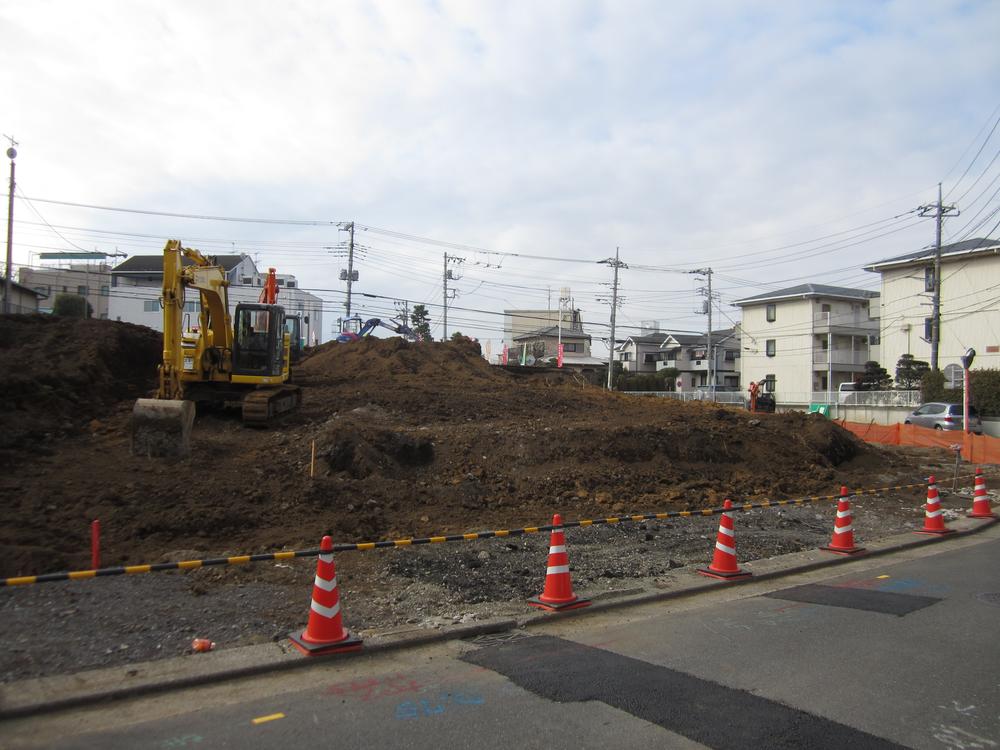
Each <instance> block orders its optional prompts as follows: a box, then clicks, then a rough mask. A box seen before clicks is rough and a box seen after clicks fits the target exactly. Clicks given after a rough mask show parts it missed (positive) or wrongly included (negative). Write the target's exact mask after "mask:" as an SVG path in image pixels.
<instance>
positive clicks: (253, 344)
mask: <svg viewBox="0 0 1000 750" xmlns="http://www.w3.org/2000/svg"><path fill="white" fill-rule="evenodd" d="M233 328H234V336H233V374H234V375H256V376H261V377H279V376H281V374H282V371H283V369H284V364H285V363H284V356H285V310H284V309H283V308H282V307H279V306H278V305H266V304H261V303H240V304H238V305H237V306H236V315H235V317H234V319H233Z"/></svg>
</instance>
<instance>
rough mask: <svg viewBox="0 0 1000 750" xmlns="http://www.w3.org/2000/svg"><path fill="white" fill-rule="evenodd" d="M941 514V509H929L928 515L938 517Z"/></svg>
mask: <svg viewBox="0 0 1000 750" xmlns="http://www.w3.org/2000/svg"><path fill="white" fill-rule="evenodd" d="M940 515H941V511H940V510H929V511H927V517H928V518H937V517H938V516H940Z"/></svg>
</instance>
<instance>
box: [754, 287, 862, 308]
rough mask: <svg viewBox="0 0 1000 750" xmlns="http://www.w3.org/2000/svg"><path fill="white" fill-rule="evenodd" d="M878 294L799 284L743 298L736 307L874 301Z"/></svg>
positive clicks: (846, 288)
mask: <svg viewBox="0 0 1000 750" xmlns="http://www.w3.org/2000/svg"><path fill="white" fill-rule="evenodd" d="M878 296H879V293H878V292H873V291H871V290H869V289H854V288H852V287H846V286H828V285H826V284H799V285H797V286H790V287H787V288H786V289H778V290H777V291H774V292H765V293H764V294H758V295H756V296H755V297H745V298H744V299H741V300H737V301H736V304H737V305H753V304H756V303H758V302H769V301H771V300H779V299H794V298H796V297H835V298H838V299H874V298H875V297H878Z"/></svg>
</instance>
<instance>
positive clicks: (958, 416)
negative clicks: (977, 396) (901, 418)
mask: <svg viewBox="0 0 1000 750" xmlns="http://www.w3.org/2000/svg"><path fill="white" fill-rule="evenodd" d="M904 424H915V425H917V426H918V427H930V428H931V429H934V430H961V429H962V427H963V424H962V405H961V404H942V403H929V404H923V405H922V406H920V407H918V408H917V409H916V410H915V411H913V412H911V413H910V414H909V415H907V417H906V420H905V422H904ZM969 431H970V432H974V433H976V434H977V435H982V434H983V422H982V420H981V419H980V418H979V413H978V412H977V411H976V410H975V409H974V408H973V407H971V406H970V407H969Z"/></svg>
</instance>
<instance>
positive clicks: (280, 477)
mask: <svg viewBox="0 0 1000 750" xmlns="http://www.w3.org/2000/svg"><path fill="white" fill-rule="evenodd" d="M160 348H161V345H160V338H159V335H158V334H156V333H155V332H153V331H150V330H148V329H145V328H142V327H137V326H132V325H128V324H123V323H116V322H110V321H73V320H68V319H58V318H51V317H30V316H10V317H5V318H0V389H2V390H0V392H2V396H0V398H2V399H3V404H4V408H3V411H2V412H0V428H2V431H0V434H2V435H3V439H2V442H0V461H4V462H5V464H4V472H3V474H2V476H0V493H2V495H3V497H4V498H5V499H6V506H7V507H6V511H7V513H6V522H5V523H4V525H3V526H2V528H0V570H2V575H4V576H13V575H23V574H31V573H42V572H51V571H55V570H65V569H79V568H86V567H89V551H88V549H89V548H88V545H89V524H90V521H91V520H92V519H95V518H99V519H100V520H101V524H102V528H103V537H102V548H103V557H102V564H104V565H115V564H121V563H127V564H133V563H139V562H155V561H159V560H176V559H191V558H200V557H209V556H218V555H222V554H236V553H253V552H264V551H274V550H278V549H282V548H288V549H292V548H306V547H315V546H316V544H317V542H318V540H319V537H320V536H322V535H323V534H327V533H328V534H331V535H332V536H333V537H334V539H335V540H336V541H338V542H346V541H373V540H376V539H384V538H399V537H411V536H414V537H415V536H429V535H431V534H436V533H455V532H464V531H477V530H484V529H492V528H512V527H519V526H523V525H536V524H544V523H547V522H548V521H549V520H550V518H551V515H552V513H554V512H560V513H562V514H563V516H564V517H565V518H568V519H573V518H593V517H603V516H608V515H613V514H620V513H625V512H632V513H636V512H652V511H663V510H677V509H700V508H705V507H715V506H718V505H721V503H722V501H723V499H724V498H725V497H732V498H733V499H734V500H741V501H756V500H761V499H779V498H789V497H802V496H804V495H815V494H820V495H829V494H831V493H834V492H836V490H837V489H838V488H839V486H840V485H841V484H846V485H848V486H850V487H879V486H885V485H889V484H899V483H903V482H905V483H909V482H914V481H919V479H920V477H921V476H926V474H927V473H928V471H941V470H942V469H943V468H945V467H946V466H947V465H948V463H949V462H950V461H951V457H950V456H949V455H948V454H947V453H946V452H944V451H938V452H933V451H926V450H913V449H910V450H893V451H889V450H884V449H880V448H875V447H872V446H868V445H865V444H863V443H861V442H860V441H858V440H857V439H856V438H854V437H853V436H852V435H851V434H850V433H848V432H846V431H844V430H842V429H841V428H840V427H838V426H837V425H835V424H832V423H830V422H828V421H826V420H825V419H824V418H822V417H820V416H818V415H804V414H798V413H795V414H780V415H760V414H749V413H748V412H745V411H740V410H737V409H734V408H729V407H720V406H716V405H711V404H705V403H681V402H675V401H669V400H665V399H649V398H642V397H636V396H632V395H625V394H609V393H607V392H604V391H602V390H600V389H598V388H595V387H593V386H590V385H587V384H586V383H583V382H579V381H576V380H574V379H573V378H572V377H570V376H566V375H562V374H556V373H547V374H545V376H544V377H533V376H529V377H525V376H514V375H512V374H510V373H508V372H506V371H504V370H501V369H498V368H494V367H491V366H489V365H488V364H487V363H486V362H485V361H484V360H483V359H482V358H481V357H480V356H479V355H478V352H476V351H475V350H474V349H473V348H471V347H470V346H468V345H467V344H466V345H463V344H457V343H449V344H438V343H422V344H410V343H407V342H405V341H403V340H401V339H382V340H378V339H368V340H364V341H360V342H356V343H352V344H336V343H331V344H326V345H324V346H322V347H319V348H318V349H317V350H315V351H314V352H313V353H312V354H311V356H309V357H308V358H307V359H306V360H305V361H304V362H303V363H302V364H301V365H300V366H299V367H298V368H297V370H296V373H295V381H296V382H297V383H299V384H300V385H301V386H302V387H303V389H304V401H303V408H302V409H301V410H300V411H299V412H297V413H296V414H294V415H291V416H289V417H287V418H286V419H285V421H284V422H282V423H281V424H279V425H277V426H276V427H274V428H271V429H268V430H251V429H247V428H244V427H243V426H242V425H241V424H240V422H239V419H238V415H236V414H233V413H228V412H214V413H213V412H206V413H202V414H199V417H198V420H197V422H196V424H195V432H194V438H193V452H192V455H191V456H190V457H189V458H185V459H181V460H163V459H147V458H141V457H133V456H131V455H129V450H128V418H129V414H130V412H131V409H132V405H133V402H134V399H135V398H136V397H137V396H139V395H145V394H146V393H148V392H149V391H151V389H152V388H153V387H154V384H155V371H156V364H157V361H158V358H159V356H160ZM313 445H315V455H316V459H315V476H314V477H313V478H310V476H309V472H310V460H311V451H312V447H313ZM920 502H921V500H920V496H919V492H910V493H895V494H891V493H890V494H884V495H880V496H877V497H872V498H864V499H863V500H860V501H859V503H858V504H857V505H858V506H859V507H861V508H865V507H870V508H872V510H873V511H875V510H877V512H872V513H870V514H862V513H858V514H857V515H858V518H857V520H856V525H857V528H858V530H859V534H868V536H869V538H875V537H877V536H884V535H887V534H890V533H895V532H898V531H900V530H902V529H904V528H907V525H908V524H909V525H911V526H912V524H913V523H915V522H916V521H918V520H919V514H918V513H917V512H916V510H915V509H916V508H917V507H918V506H919V505H920ZM831 518H832V516H831V515H830V508H829V507H828V506H825V505H815V506H806V507H805V508H794V509H787V510H782V511H771V510H768V511H754V512H753V513H750V514H746V515H741V516H740V524H741V525H742V527H743V528H744V529H745V530H746V534H745V535H744V537H742V538H741V540H740V547H739V550H740V557H741V559H753V558H755V557H767V556H772V555H775V554H780V553H782V552H789V551H795V550H798V549H803V548H806V547H811V546H816V544H817V543H819V542H821V541H827V540H828V538H829V534H830V529H831V528H832V520H831ZM716 523H717V520H715V519H712V518H706V519H691V520H687V519H682V520H678V521H674V522H670V523H659V524H645V525H643V526H641V527H640V526H639V525H628V526H622V527H601V528H598V527H595V528H592V529H581V530H577V531H574V532H571V534H570V539H571V544H572V545H573V551H574V552H573V555H574V556H573V564H574V570H575V572H574V576H575V578H574V580H575V581H576V583H577V585H578V586H583V587H586V588H589V589H592V590H594V591H597V592H600V591H602V590H604V591H612V590H615V589H618V590H620V589H623V588H628V586H629V581H636V580H639V579H643V580H649V579H657V578H661V577H663V576H668V575H669V571H670V570H671V569H672V568H675V567H677V566H679V565H686V564H690V563H692V562H703V561H705V560H706V559H707V555H708V554H709V551H710V549H711V546H712V544H711V539H712V538H714V537H713V535H714V532H715V529H714V525H715V524H716ZM547 541H548V540H547V539H540V538H538V537H526V538H511V539H508V540H492V541H489V542H475V543H467V544H453V545H435V546H434V547H433V548H428V547H425V548H409V549H402V550H390V551H387V552H368V553H349V554H345V555H341V556H340V557H339V558H338V565H339V566H340V568H341V573H342V575H341V579H342V582H343V583H342V586H343V594H344V596H345V601H346V602H348V603H346V605H345V606H346V609H347V611H348V613H349V622H350V623H351V624H352V626H354V627H358V628H361V629H362V630H366V629H385V628H392V627H413V628H417V627H436V626H441V625H442V624H443V623H445V622H452V621H456V620H457V621H461V620H463V618H464V619H465V620H466V621H467V620H468V619H475V618H477V617H480V616H485V615H487V614H495V613H497V612H499V611H502V610H503V609H504V607H509V606H515V605H514V604H507V603H508V602H514V603H516V606H517V607H521V606H523V605H521V604H520V602H521V601H522V600H523V599H524V598H525V597H527V596H529V595H532V594H536V593H538V588H539V586H540V585H541V572H540V571H542V570H543V568H544V555H545V552H544V547H545V545H546V544H547ZM540 561H541V562H540ZM312 565H314V562H313V561H308V560H307V561H302V562H299V561H296V562H293V563H289V564H279V565H275V564H271V563H268V564H261V565H255V566H250V567H245V568H214V569H203V570H200V571H193V572H191V573H171V574H153V575H147V576H143V577H141V578H129V579H126V578H124V577H118V578H108V579H101V580H93V581H82V582H69V583H60V584H43V585H37V586H34V587H23V588H16V589H5V590H2V591H0V612H2V613H3V620H4V623H5V630H7V632H9V633H10V634H11V637H12V638H13V639H14V641H17V642H19V643H21V645H17V644H15V646H14V647H13V648H12V649H11V650H10V651H9V653H8V655H7V656H6V657H0V677H2V678H3V679H16V678H19V677H24V676H29V675H38V674H47V673H52V672H55V671H65V670H74V669H79V668H84V667H92V666H99V665H103V664H110V663H116V662H121V661H123V660H139V659H145V658H152V657H155V656H156V655H159V654H165V655H173V654H177V653H179V652H181V651H183V650H184V649H185V647H186V645H187V643H189V642H190V638H191V636H192V635H194V634H197V635H204V636H206V637H211V638H213V639H214V640H216V641H217V642H218V643H219V645H220V646H228V645H240V644H245V643H252V642H255V641H260V640H269V639H271V638H278V637H282V636H284V635H285V634H286V633H287V631H288V630H290V629H292V628H293V627H294V626H296V625H298V626H299V627H301V626H302V624H303V623H304V620H305V617H306V612H307V607H308V596H309V590H310V589H309V580H310V578H311V566H312ZM151 601H152V602H153V603H152V604H151ZM50 631H51V632H50ZM95 636H96V638H95ZM46 638H50V639H52V640H53V642H55V641H57V640H59V641H60V642H61V643H63V644H66V643H69V644H72V646H73V647H72V648H68V649H67V648H60V649H47V648H44V647H43V646H42V645H40V643H43V642H44V641H45V639H46Z"/></svg>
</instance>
